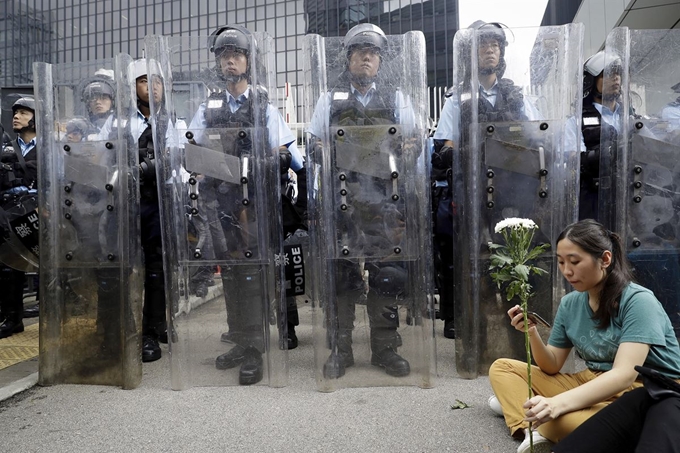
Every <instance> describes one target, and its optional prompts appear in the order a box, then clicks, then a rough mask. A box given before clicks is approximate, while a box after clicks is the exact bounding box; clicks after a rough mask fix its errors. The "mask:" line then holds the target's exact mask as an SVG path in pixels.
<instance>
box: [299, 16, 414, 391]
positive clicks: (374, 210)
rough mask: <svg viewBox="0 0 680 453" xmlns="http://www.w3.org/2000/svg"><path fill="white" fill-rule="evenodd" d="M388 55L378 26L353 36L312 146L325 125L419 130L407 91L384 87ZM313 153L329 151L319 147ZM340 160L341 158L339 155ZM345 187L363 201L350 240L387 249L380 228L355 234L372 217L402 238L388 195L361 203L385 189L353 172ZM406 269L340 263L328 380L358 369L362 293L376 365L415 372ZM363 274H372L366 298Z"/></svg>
mask: <svg viewBox="0 0 680 453" xmlns="http://www.w3.org/2000/svg"><path fill="white" fill-rule="evenodd" d="M386 50H387V38H386V36H385V33H384V32H383V31H382V29H380V27H378V26H376V25H373V24H359V25H356V26H355V27H353V28H352V29H351V30H350V31H349V32H347V35H345V38H344V44H343V51H344V58H345V68H344V71H343V72H342V73H341V75H340V77H339V79H338V83H337V85H336V87H335V88H334V89H333V90H332V91H331V92H328V93H325V94H323V95H322V96H321V98H320V99H319V101H318V102H317V105H316V108H315V110H314V114H313V117H312V120H311V123H310V126H309V132H310V134H311V135H312V139H313V140H317V143H316V144H314V145H313V146H315V147H317V148H318V147H319V146H320V144H321V143H322V142H321V139H320V138H321V137H323V136H324V135H325V134H324V124H325V123H326V122H328V124H329V126H330V127H334V126H336V127H337V126H371V125H389V124H401V125H403V126H404V127H405V128H409V127H412V126H413V124H414V118H413V117H412V115H413V110H412V109H411V108H410V106H409V105H408V104H407V103H406V101H405V100H404V98H403V96H402V95H401V93H400V92H399V91H398V90H396V91H395V90H394V89H393V88H389V87H388V86H386V85H385V84H380V83H379V81H378V72H379V70H380V68H381V65H382V64H383V59H384V58H385V56H386ZM325 116H328V117H329V118H325ZM313 152H315V153H316V152H325V150H322V149H316V148H315V149H313ZM332 152H334V153H335V152H336V151H335V150H333V151H332ZM335 158H336V159H342V157H341V156H340V155H339V153H338V155H336V157H335ZM347 181H348V185H351V186H352V187H356V190H354V192H353V193H355V196H356V197H357V198H356V199H355V200H354V207H353V211H352V213H349V215H348V217H347V218H345V220H346V223H343V224H342V226H341V228H342V229H343V230H347V231H351V233H348V235H349V236H352V237H364V238H365V240H366V248H367V249H370V248H371V247H381V244H384V243H389V242H390V239H387V238H384V237H382V235H383V234H385V233H383V232H382V231H379V230H372V231H357V230H358V228H360V227H358V226H357V225H361V224H362V222H363V221H365V220H366V219H369V218H375V217H380V218H381V219H382V221H381V222H378V223H382V224H383V225H384V226H385V228H386V229H387V230H389V232H391V233H395V234H396V235H397V236H398V235H399V231H400V225H401V226H403V224H404V222H403V213H402V212H399V211H398V208H397V207H396V204H389V203H386V204H384V205H382V204H381V203H380V202H377V203H376V200H380V199H381V195H382V194H377V193H376V194H371V195H368V194H367V195H366V196H368V197H373V196H374V197H375V199H373V200H367V199H360V198H361V195H360V194H359V192H362V191H366V190H370V187H371V186H373V187H376V190H380V189H379V188H378V186H379V185H381V184H384V183H383V182H382V181H380V182H379V181H378V179H377V178H372V177H370V176H367V175H360V174H359V173H358V172H355V171H353V172H349V173H348V175H347ZM390 184H391V183H390ZM362 186H363V187H362ZM382 190H385V187H383V188H382ZM350 191H351V189H350ZM387 199H389V197H388V198H387ZM387 234H389V233H387ZM392 239H394V238H392ZM369 254H370V252H369ZM402 264H403V263H400V262H393V263H392V262H390V263H381V262H379V261H378V260H369V259H367V260H366V263H365V265H364V267H363V268H362V266H361V263H360V262H359V261H358V260H356V259H341V260H338V262H337V264H336V269H335V274H336V275H335V281H336V293H337V303H336V305H337V307H326V317H327V318H328V320H327V322H326V324H327V326H328V327H327V328H328V332H327V336H328V337H329V338H330V341H329V342H330V346H331V354H330V356H329V358H328V360H327V361H326V363H325V364H324V367H323V375H324V376H325V377H326V378H328V379H337V378H340V377H342V376H343V375H344V374H345V370H346V368H347V367H351V366H353V365H354V353H353V350H352V331H353V329H354V319H355V311H356V304H357V303H358V302H360V300H361V299H362V298H363V296H364V294H365V295H366V305H367V311H368V317H369V324H370V337H371V338H370V343H371V352H372V355H371V364H372V365H374V366H378V367H381V368H383V369H384V370H385V372H386V373H387V374H388V375H390V376H395V377H403V376H407V375H409V374H410V372H411V368H410V364H409V362H408V361H407V360H406V359H405V358H403V357H402V356H401V355H399V354H398V353H397V349H398V347H399V346H400V336H399V335H398V332H397V328H398V327H399V317H398V314H397V313H398V306H397V305H396V301H397V300H398V299H399V297H401V296H403V291H404V288H405V287H406V280H407V271H406V269H405V268H404V267H403V266H402ZM364 270H365V271H368V292H367V294H366V292H365V283H364V278H363V274H364ZM333 318H335V319H333ZM333 330H335V331H333Z"/></svg>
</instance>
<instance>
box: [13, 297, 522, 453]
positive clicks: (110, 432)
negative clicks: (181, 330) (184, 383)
mask: <svg viewBox="0 0 680 453" xmlns="http://www.w3.org/2000/svg"><path fill="white" fill-rule="evenodd" d="M308 311H309V309H308V307H303V308H302V309H301V318H302V325H301V326H299V327H298V329H297V332H298V338H299V342H300V345H299V347H298V348H297V349H294V350H292V351H290V352H289V356H288V358H289V364H290V366H289V383H288V385H287V386H286V387H283V388H270V387H267V386H264V385H255V386H245V387H243V386H242V387H239V386H225V387H200V388H198V387H195V388H191V389H189V390H183V391H174V390H171V389H170V378H169V361H168V353H167V346H165V345H163V357H162V359H161V360H159V361H157V362H153V363H147V364H144V365H143V373H144V375H143V379H142V383H141V385H140V386H139V387H138V388H136V389H134V390H122V389H120V388H116V387H108V386H94V385H55V386H51V387H41V386H38V385H36V383H37V365H38V363H37V360H35V359H33V360H30V361H27V362H22V363H20V364H18V365H14V366H12V367H9V368H6V369H5V370H1V371H0V400H2V401H1V402H0V426H2V438H1V440H0V451H7V452H50V453H60V452H69V453H71V452H224V451H228V452H298V451H300V452H302V451H304V452H358V451H361V452H460V453H472V452H499V453H502V452H515V451H516V449H517V446H518V442H516V441H514V440H513V439H512V438H511V437H510V436H509V434H508V430H507V428H506V427H505V424H504V422H503V419H502V418H500V417H498V416H496V415H494V413H493V412H491V410H490V409H489V407H488V405H487V400H488V397H489V395H491V387H490V385H489V380H488V378H487V377H485V376H482V377H479V378H477V379H473V380H466V379H461V378H460V377H459V376H458V374H457V373H456V370H455V360H454V343H453V341H452V340H448V339H446V338H444V336H443V335H442V329H443V323H442V322H441V321H437V325H436V329H437V364H438V365H437V376H436V378H435V379H434V387H433V388H431V389H421V388H418V387H407V386H404V387H366V388H347V389H341V390H337V391H335V392H332V393H322V392H319V391H317V390H316V382H315V379H314V374H313V367H314V354H313V348H312V328H311V326H310V323H309V319H310V315H309V312H308ZM457 401H461V402H463V403H465V404H466V405H467V406H469V407H467V408H464V409H453V408H452V406H455V405H457Z"/></svg>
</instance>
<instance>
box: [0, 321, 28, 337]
mask: <svg viewBox="0 0 680 453" xmlns="http://www.w3.org/2000/svg"><path fill="white" fill-rule="evenodd" d="M23 331H24V322H23V321H19V322H16V321H12V320H11V319H9V318H8V319H5V320H3V321H2V324H0V338H7V337H10V336H12V335H14V334H15V333H21V332H23Z"/></svg>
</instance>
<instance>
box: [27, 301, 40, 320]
mask: <svg viewBox="0 0 680 453" xmlns="http://www.w3.org/2000/svg"><path fill="white" fill-rule="evenodd" d="M38 316H40V302H38V303H37V304H35V305H31V306H30V307H28V308H24V318H37V317H38Z"/></svg>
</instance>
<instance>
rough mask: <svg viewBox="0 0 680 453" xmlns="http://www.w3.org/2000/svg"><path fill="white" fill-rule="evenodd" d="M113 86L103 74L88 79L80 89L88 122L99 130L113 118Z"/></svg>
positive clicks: (114, 90)
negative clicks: (88, 118)
mask: <svg viewBox="0 0 680 453" xmlns="http://www.w3.org/2000/svg"><path fill="white" fill-rule="evenodd" d="M115 93H116V89H115V85H114V82H113V80H112V79H111V78H110V77H108V76H106V75H103V74H97V75H94V76H93V77H92V78H90V79H88V80H87V81H86V83H85V85H84V86H83V88H82V93H81V95H82V101H83V103H84V104H85V105H86V107H87V111H88V115H89V117H90V122H91V123H92V124H93V125H94V126H95V127H96V128H97V129H101V128H102V127H103V126H104V124H105V123H106V122H107V120H109V118H110V117H112V116H113V113H114V107H115V103H114V98H115Z"/></svg>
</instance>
